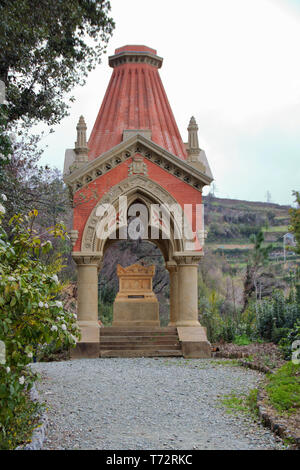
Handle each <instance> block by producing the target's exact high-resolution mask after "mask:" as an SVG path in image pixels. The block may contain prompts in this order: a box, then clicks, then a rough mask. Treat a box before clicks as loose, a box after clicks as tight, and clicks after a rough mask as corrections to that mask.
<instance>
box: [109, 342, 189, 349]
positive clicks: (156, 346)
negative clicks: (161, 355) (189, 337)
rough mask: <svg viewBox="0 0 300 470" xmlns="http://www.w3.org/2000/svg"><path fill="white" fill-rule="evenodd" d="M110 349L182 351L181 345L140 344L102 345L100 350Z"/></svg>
mask: <svg viewBox="0 0 300 470" xmlns="http://www.w3.org/2000/svg"><path fill="white" fill-rule="evenodd" d="M108 349H128V350H129V349H147V350H148V349H161V350H163V349H170V350H177V349H181V346H180V344H179V343H171V344H138V343H134V342H132V343H127V342H124V343H105V344H104V343H102V344H101V343H100V350H101V351H105V350H108Z"/></svg>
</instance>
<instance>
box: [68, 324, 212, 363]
mask: <svg viewBox="0 0 300 470" xmlns="http://www.w3.org/2000/svg"><path fill="white" fill-rule="evenodd" d="M160 356H166V357H176V356H181V357H182V356H183V357H185V358H209V357H211V345H210V343H209V342H208V341H207V339H206V331H205V328H203V327H178V328H176V327H147V326H142V327H138V326H134V327H114V326H112V327H102V328H100V329H99V342H98V343H97V342H95V341H91V342H79V343H77V346H76V348H75V349H74V350H72V351H71V357H72V359H79V358H93V357H94V358H96V357H160Z"/></svg>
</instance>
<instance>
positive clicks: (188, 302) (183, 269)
mask: <svg viewBox="0 0 300 470" xmlns="http://www.w3.org/2000/svg"><path fill="white" fill-rule="evenodd" d="M175 259H176V261H177V265H178V312H177V319H176V326H200V323H199V321H198V264H199V261H200V257H195V256H193V257H192V256H177V257H175Z"/></svg>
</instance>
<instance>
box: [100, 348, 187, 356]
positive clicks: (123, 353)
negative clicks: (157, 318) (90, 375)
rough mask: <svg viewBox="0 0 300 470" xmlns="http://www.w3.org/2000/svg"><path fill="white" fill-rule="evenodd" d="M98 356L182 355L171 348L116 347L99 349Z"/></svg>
mask: <svg viewBox="0 0 300 470" xmlns="http://www.w3.org/2000/svg"><path fill="white" fill-rule="evenodd" d="M100 357H182V352H181V351H179V350H178V351H173V350H168V349H165V350H160V349H153V350H148V351H147V350H142V349H141V350H126V349H116V350H105V351H100Z"/></svg>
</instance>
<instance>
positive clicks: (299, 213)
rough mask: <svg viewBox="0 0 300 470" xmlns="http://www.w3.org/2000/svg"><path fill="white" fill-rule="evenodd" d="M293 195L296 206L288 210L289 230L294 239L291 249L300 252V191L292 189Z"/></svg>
mask: <svg viewBox="0 0 300 470" xmlns="http://www.w3.org/2000/svg"><path fill="white" fill-rule="evenodd" d="M293 195H294V196H295V198H296V200H295V202H296V203H297V207H296V208H294V207H292V208H291V209H290V210H289V213H290V216H291V220H290V228H289V230H290V231H291V232H292V233H293V234H294V236H295V240H296V246H295V247H293V250H294V251H295V252H296V253H298V254H300V192H298V191H294V192H293Z"/></svg>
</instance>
